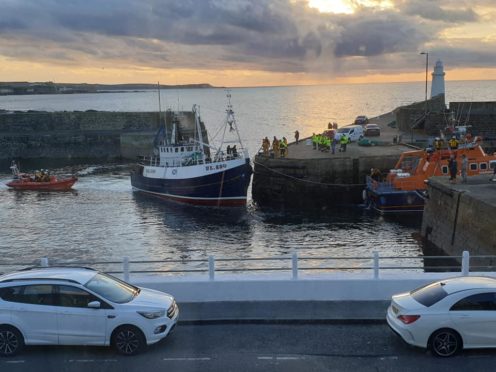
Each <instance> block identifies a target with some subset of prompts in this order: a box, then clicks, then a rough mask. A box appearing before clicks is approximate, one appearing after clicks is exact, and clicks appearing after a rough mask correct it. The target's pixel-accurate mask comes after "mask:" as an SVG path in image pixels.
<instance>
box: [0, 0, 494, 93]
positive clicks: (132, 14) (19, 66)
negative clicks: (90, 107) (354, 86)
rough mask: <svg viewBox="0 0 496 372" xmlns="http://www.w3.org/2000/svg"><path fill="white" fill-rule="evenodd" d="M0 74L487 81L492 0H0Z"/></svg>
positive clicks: (273, 81)
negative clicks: (437, 75)
mask: <svg viewBox="0 0 496 372" xmlns="http://www.w3.org/2000/svg"><path fill="white" fill-rule="evenodd" d="M0 9H1V11H0V81H53V82H58V83H63V82H66V83H108V84H115V83H156V82H157V81H160V83H161V84H169V85H175V84H195V83H209V84H212V85H214V86H228V87H235V86H273V85H307V84H332V83H376V82H393V81H425V65H426V55H421V54H420V53H421V52H422V51H426V52H428V53H429V72H431V71H432V69H433V66H434V63H435V61H436V60H438V59H441V60H442V61H443V63H444V66H445V71H446V79H447V80H486V79H496V65H495V62H496V0H84V1H83V0H0Z"/></svg>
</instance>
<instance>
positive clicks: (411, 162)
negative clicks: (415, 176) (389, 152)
mask: <svg viewBox="0 0 496 372" xmlns="http://www.w3.org/2000/svg"><path fill="white" fill-rule="evenodd" d="M418 163H419V158H417V157H413V156H408V157H405V158H404V159H403V161H402V162H401V164H400V167H399V168H401V169H402V170H403V171H405V172H409V173H414V172H415V169H416V168H417V165H418Z"/></svg>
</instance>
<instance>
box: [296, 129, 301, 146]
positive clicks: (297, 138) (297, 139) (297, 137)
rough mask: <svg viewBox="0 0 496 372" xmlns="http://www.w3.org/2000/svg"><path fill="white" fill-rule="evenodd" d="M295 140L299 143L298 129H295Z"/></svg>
mask: <svg viewBox="0 0 496 372" xmlns="http://www.w3.org/2000/svg"><path fill="white" fill-rule="evenodd" d="M295 140H296V144H298V141H299V140H300V132H298V129H297V130H295Z"/></svg>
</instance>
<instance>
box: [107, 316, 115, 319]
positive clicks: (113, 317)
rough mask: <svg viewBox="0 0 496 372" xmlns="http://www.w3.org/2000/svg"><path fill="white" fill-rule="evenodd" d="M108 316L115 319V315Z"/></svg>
mask: <svg viewBox="0 0 496 372" xmlns="http://www.w3.org/2000/svg"><path fill="white" fill-rule="evenodd" d="M107 318H109V319H115V315H107Z"/></svg>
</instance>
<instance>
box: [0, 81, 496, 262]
mask: <svg viewBox="0 0 496 372" xmlns="http://www.w3.org/2000/svg"><path fill="white" fill-rule="evenodd" d="M446 85H447V92H448V96H447V99H448V100H452V101H469V100H480V101H484V100H494V96H493V92H494V91H496V90H495V89H494V88H496V83H495V82H447V84H446ZM423 92H424V91H423V85H422V83H398V84H381V85H342V86H318V87H284V88H238V89H232V92H231V93H232V96H233V100H232V102H233V106H234V110H235V113H236V118H237V121H238V125H239V128H240V132H241V135H242V137H243V138H245V139H246V141H245V142H246V143H245V144H246V145H247V147H248V148H249V150H250V154H251V155H252V156H253V155H254V154H255V152H256V151H257V150H258V147H259V146H260V141H261V138H263V137H264V136H269V138H270V137H271V136H274V135H276V136H278V137H282V136H286V137H287V138H288V139H289V140H291V139H292V138H293V137H292V135H293V132H294V130H296V129H298V130H299V131H300V133H301V137H304V136H307V135H310V134H311V133H312V132H318V131H322V130H323V129H324V128H325V127H326V125H327V122H329V121H337V122H338V123H340V124H345V123H349V122H351V121H352V119H353V118H354V117H355V116H357V115H359V114H366V115H368V116H374V115H378V114H381V113H383V112H387V111H390V110H391V109H393V108H395V107H397V106H399V105H402V104H407V103H411V102H413V101H420V100H422V99H423ZM195 103H196V104H199V105H200V107H201V113H202V117H203V120H204V121H205V123H206V125H207V129H208V130H209V133H210V134H211V135H213V134H215V132H216V128H218V126H219V125H218V124H219V123H220V121H221V120H222V119H223V117H224V107H225V103H226V99H225V91H224V90H223V89H202V90H179V91H176V90H174V91H172V90H170V91H163V92H162V104H163V109H164V108H166V107H170V108H173V109H176V108H177V107H179V108H180V109H190V108H191V106H192V105H193V104H195ZM157 107H158V99H157V93H156V92H129V93H105V94H81V95H80V94H74V95H43V96H3V97H0V109H6V110H48V111H51V110H53V111H55V110H67V111H71V110H89V109H94V110H108V111H156V110H157ZM211 141H212V140H211ZM213 141H214V142H215V139H214V140H213ZM46 167H49V165H47V166H46ZM7 171H8V170H1V171H0V206H1V208H0V229H1V231H0V252H2V257H1V258H0V263H2V264H10V263H12V264H13V263H15V262H19V261H22V262H33V261H34V260H35V259H38V258H40V257H50V258H56V259H58V260H60V261H106V260H120V259H122V257H123V256H129V257H130V259H131V260H166V259H179V260H181V262H178V263H175V264H174V267H171V268H174V269H193V268H195V267H196V265H197V264H196V263H195V262H191V260H195V259H205V258H206V257H208V256H209V255H214V256H215V257H217V258H221V257H222V258H236V259H239V258H254V257H279V256H283V255H289V254H291V252H293V251H297V252H299V254H300V255H303V256H309V257H311V256H319V257H322V256H370V255H371V254H372V251H378V252H379V253H380V254H381V255H383V256H419V257H420V256H422V254H423V252H422V244H421V243H420V242H419V241H418V239H416V238H415V236H416V233H417V232H418V230H419V224H420V220H417V221H409V222H408V223H405V222H404V221H401V222H398V221H391V220H384V219H383V218H382V217H379V216H377V215H375V214H373V213H371V212H370V211H366V210H363V209H362V208H360V207H359V206H357V207H351V206H350V207H349V208H341V209H332V210H325V211H318V212H316V213H311V214H308V213H307V214H300V213H299V212H298V211H291V212H286V213H275V212H270V211H262V210H259V209H258V208H257V207H256V206H255V205H253V203H252V201H251V195H250V193H251V190H249V203H248V206H247V208H242V209H235V210H224V209H208V208H199V207H188V206H179V205H176V204H173V203H164V202H161V201H158V200H155V199H150V198H148V197H143V196H139V195H136V194H133V192H132V190H131V185H130V182H129V168H128V165H112V166H110V167H108V165H107V167H105V168H103V169H102V168H101V167H100V166H95V165H81V166H78V167H77V168H66V169H58V170H57V171H59V172H66V173H70V172H79V174H80V180H79V182H78V183H76V185H75V187H74V190H73V191H72V192H63V193H46V192H14V191H11V190H8V189H7V188H6V187H5V186H4V183H5V182H6V181H7V180H8V179H9V175H8V173H7ZM419 262H420V263H421V259H420V258H419ZM366 264H367V265H369V264H370V263H369V262H367V263H366ZM242 265H243V266H244V267H246V266H247V265H253V266H256V265H257V264H256V263H253V264H252V263H250V261H245V262H244V263H243V264H242ZM269 265H280V263H278V262H274V263H273V264H269ZM315 265H318V264H317V263H316V264H315ZM338 265H342V266H350V265H358V267H360V264H357V263H356V261H354V262H351V261H350V262H346V261H343V262H339V263H338ZM3 270H4V268H2V267H0V271H3Z"/></svg>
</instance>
